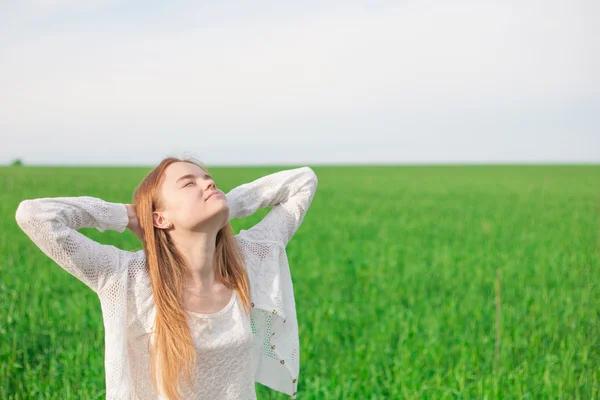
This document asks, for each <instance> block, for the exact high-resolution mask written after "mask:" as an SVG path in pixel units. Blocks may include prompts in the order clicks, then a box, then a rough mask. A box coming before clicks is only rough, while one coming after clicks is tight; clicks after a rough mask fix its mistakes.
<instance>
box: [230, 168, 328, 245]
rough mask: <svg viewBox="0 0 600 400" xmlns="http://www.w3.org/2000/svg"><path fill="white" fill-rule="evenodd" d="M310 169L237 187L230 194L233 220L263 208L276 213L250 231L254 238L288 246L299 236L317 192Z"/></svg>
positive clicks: (271, 213) (292, 170)
mask: <svg viewBox="0 0 600 400" xmlns="http://www.w3.org/2000/svg"><path fill="white" fill-rule="evenodd" d="M317 185H318V179H317V175H316V174H315V172H314V171H313V170H312V169H311V168H310V167H300V168H294V169H288V170H283V171H279V172H275V173H273V174H270V175H266V176H264V177H262V178H258V179H256V180H254V181H252V182H249V183H245V184H243V185H240V186H237V187H236V188H234V189H232V190H231V191H230V192H229V193H227V194H226V196H227V202H228V204H229V219H230V220H231V219H234V218H242V217H246V216H248V215H251V214H253V213H254V212H255V211H256V210H258V209H259V208H263V207H268V206H273V209H272V210H271V211H269V213H268V214H267V215H266V216H265V217H264V218H263V219H262V220H261V221H260V222H259V223H258V224H256V225H254V226H253V227H252V228H250V229H249V230H248V232H249V233H250V234H252V235H253V236H254V237H256V238H259V239H264V240H271V241H276V242H278V243H280V244H282V245H283V246H284V247H285V246H287V244H288V243H289V241H290V240H291V239H292V236H293V235H294V234H295V233H296V231H297V230H298V228H299V227H300V224H301V223H302V220H303V219H304V216H305V215H306V212H307V211H308V207H309V206H310V203H311V202H312V199H313V197H314V195H315V192H316V190H317Z"/></svg>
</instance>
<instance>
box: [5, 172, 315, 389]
mask: <svg viewBox="0 0 600 400" xmlns="http://www.w3.org/2000/svg"><path fill="white" fill-rule="evenodd" d="M317 182H318V181H317V176H316V174H315V173H314V171H313V170H312V169H311V168H309V167H300V168H295V169H288V170H282V171H279V172H275V173H273V174H270V175H267V176H264V177H261V178H258V179H256V180H254V181H252V182H250V183H245V184H242V185H240V186H238V187H236V188H234V189H232V190H231V191H230V192H229V193H227V194H226V197H227V202H228V204H229V208H230V213H229V220H232V219H233V218H241V217H246V216H248V215H251V214H253V213H254V212H255V211H256V210H257V209H259V208H262V207H267V206H273V208H272V210H271V211H269V213H268V214H267V215H266V216H265V217H264V218H263V219H262V220H261V221H260V222H259V223H257V224H256V225H254V226H253V227H251V228H250V229H249V230H243V229H242V230H241V231H240V232H239V234H237V235H236V236H235V237H236V239H237V242H238V244H239V246H240V250H241V251H242V254H243V258H244V262H245V265H246V268H247V271H248V275H249V281H250V292H251V301H252V305H253V308H252V311H251V315H250V317H251V325H252V331H253V334H254V341H253V343H254V351H255V352H254V355H255V357H254V360H255V381H256V382H259V383H261V384H263V385H265V386H267V387H270V388H272V389H274V390H277V391H280V392H283V393H286V394H289V395H290V396H292V398H296V391H297V386H298V373H299V365H300V349H299V341H298V323H297V319H296V306H295V299H294V293H293V287H292V279H291V275H290V269H289V265H288V260H287V255H286V251H285V249H286V246H287V244H288V243H289V241H290V240H291V238H292V236H293V235H294V234H295V232H296V231H297V229H298V228H299V227H300V224H301V223H302V220H303V218H304V216H305V215H306V212H307V210H308V208H309V206H310V203H311V201H312V199H313V197H314V195H315V192H316V189H317ZM16 220H17V223H18V225H19V226H20V227H21V229H22V230H23V231H24V232H25V233H26V234H27V235H28V236H29V237H30V238H31V240H32V241H33V242H34V243H35V244H36V245H37V246H38V247H39V248H40V249H41V250H42V251H43V252H44V253H45V254H46V255H47V256H49V257H50V258H51V259H52V260H54V261H55V262H56V263H57V264H58V265H59V266H60V267H62V268H64V269H65V270H66V271H67V272H69V273H70V274H72V275H73V276H75V277H76V278H77V279H79V280H81V281H82V282H83V283H85V284H86V285H87V286H88V287H90V288H91V289H92V290H93V291H94V292H96V294H97V295H98V297H99V299H100V304H101V308H102V317H103V321H104V339H105V379H106V398H107V399H109V400H111V399H119V400H120V399H135V398H137V396H136V394H135V387H134V385H132V381H133V379H132V371H135V370H136V366H135V365H131V364H134V363H132V362H130V358H129V356H128V351H129V350H130V349H129V346H128V338H129V337H130V336H131V335H143V334H145V335H149V334H151V333H152V325H153V317H154V315H155V314H154V307H153V301H152V291H151V286H150V279H149V275H148V270H147V265H146V260H145V255H144V252H143V250H139V251H136V252H130V251H125V250H121V249H118V248H116V247H114V246H111V245H104V244H100V243H98V242H95V241H93V240H91V239H89V238H88V237H86V236H84V235H83V234H81V233H80V232H78V231H77V229H80V228H91V227H94V228H97V229H98V230H99V231H101V232H103V231H104V230H116V231H119V232H124V231H125V229H126V227H127V224H128V216H127V210H126V207H125V205H124V204H121V203H110V202H106V201H104V200H101V199H98V198H94V197H87V196H83V197H55V198H38V199H28V200H23V201H22V202H21V203H20V204H19V207H18V209H17V211H16ZM134 373H135V372H134Z"/></svg>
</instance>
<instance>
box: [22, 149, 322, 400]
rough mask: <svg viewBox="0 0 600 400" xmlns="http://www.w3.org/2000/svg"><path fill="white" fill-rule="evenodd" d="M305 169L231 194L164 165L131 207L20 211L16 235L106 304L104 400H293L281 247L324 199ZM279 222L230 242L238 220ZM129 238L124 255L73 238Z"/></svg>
mask: <svg viewBox="0 0 600 400" xmlns="http://www.w3.org/2000/svg"><path fill="white" fill-rule="evenodd" d="M317 182H318V181H317V176H316V175H315V173H314V172H313V170H312V169H311V168H309V167H301V168H296V169H289V170H283V171H279V172H276V173H273V174H270V175H267V176H264V177H262V178H259V179H256V180H254V181H252V182H250V183H246V184H243V185H241V186H238V187H236V188H234V189H232V190H231V191H230V192H229V193H227V194H224V193H223V192H222V191H221V190H219V189H217V187H216V185H215V182H214V180H213V179H212V177H211V176H210V175H209V174H208V171H207V169H206V168H205V167H204V166H202V165H201V164H200V163H197V162H194V161H191V160H184V159H177V158H172V157H169V158H166V159H164V160H163V161H162V162H161V163H160V164H159V165H158V166H157V167H156V168H154V169H153V170H152V171H151V172H150V173H149V174H148V175H147V176H146V177H145V178H144V180H143V181H142V182H141V184H140V185H139V186H138V188H137V189H136V190H135V192H134V195H133V201H134V203H133V204H120V203H110V202H106V201H103V200H101V199H97V198H93V197H57V198H39V199H32V200H24V201H22V202H21V203H20V205H19V207H18V209H17V212H16V219H17V223H18V224H19V226H20V227H21V229H23V231H24V232H25V233H26V234H27V235H28V236H29V237H30V238H31V240H32V241H33V242H34V243H35V244H36V245H37V246H38V247H39V248H40V249H41V250H42V251H43V252H44V253H45V254H46V255H48V256H49V257H50V258H52V260H54V261H55V262H56V263H57V264H58V265H60V266H61V267H62V268H64V269H65V270H66V271H68V272H69V273H70V274H72V275H73V276H75V277H76V278H78V279H79V280H81V281H82V282H83V283H85V284H86V285H87V286H89V287H90V288H91V289H92V290H94V291H95V292H96V293H97V294H98V296H99V298H100V304H101V307H102V315H103V319H104V328H105V373H106V398H107V399H144V400H146V399H152V398H162V399H192V398H193V399H209V400H213V399H255V398H256V394H255V389H254V382H255V381H256V382H259V383H261V384H263V385H266V386H268V387H270V388H272V389H274V390H277V391H281V392H283V393H287V394H289V395H291V396H292V398H295V397H296V390H297V385H298V372H299V355H300V353H299V342H298V325H297V320H296V310H295V301H294V294H293V289H292V281H291V277H290V271H289V266H288V262H287V256H286V252H285V248H286V245H287V244H288V242H289V241H290V240H291V238H292V236H293V235H294V234H295V232H296V231H297V229H298V228H299V227H300V224H301V223H302V220H303V218H304V216H305V214H306V212H307V210H308V207H309V205H310V203H311V202H312V199H313V197H314V194H315V192H316V189H317ZM266 206H273V208H272V210H271V211H270V212H269V213H268V214H267V215H266V216H265V217H264V218H263V219H262V220H261V221H260V222H259V223H258V224H256V225H255V226H253V227H252V228H251V229H249V230H241V231H240V233H239V234H237V235H234V234H233V231H232V229H231V226H230V224H229V221H231V220H232V219H233V218H241V217H245V216H248V215H251V214H252V213H254V212H255V211H256V210H257V209H258V208H261V207H266ZM86 227H95V228H97V229H98V230H100V231H104V230H107V229H112V230H117V231H119V232H124V231H125V229H126V228H129V229H130V230H131V231H133V232H134V233H135V234H136V235H137V236H138V237H139V238H140V239H141V241H142V244H143V250H140V251H137V252H128V251H124V250H120V249H117V248H115V247H114V246H109V245H103V244H100V243H97V242H95V241H92V240H91V239H89V238H87V237H86V236H84V235H82V234H81V233H79V232H78V231H77V229H79V228H86Z"/></svg>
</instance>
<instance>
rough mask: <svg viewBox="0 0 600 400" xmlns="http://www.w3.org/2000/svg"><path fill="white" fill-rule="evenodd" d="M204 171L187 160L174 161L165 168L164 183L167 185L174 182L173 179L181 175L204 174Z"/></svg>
mask: <svg viewBox="0 0 600 400" xmlns="http://www.w3.org/2000/svg"><path fill="white" fill-rule="evenodd" d="M205 172H206V171H204V170H203V169H202V168H200V167H199V166H197V165H196V164H192V163H187V162H174V163H173V164H171V165H169V166H168V167H167V168H166V169H165V180H164V183H166V184H167V185H173V184H175V181H177V179H179V178H180V177H182V176H183V175H187V174H193V175H204V173H205Z"/></svg>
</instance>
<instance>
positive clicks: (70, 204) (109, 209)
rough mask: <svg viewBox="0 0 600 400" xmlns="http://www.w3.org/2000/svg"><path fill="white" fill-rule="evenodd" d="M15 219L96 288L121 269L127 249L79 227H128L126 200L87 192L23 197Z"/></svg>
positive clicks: (44, 248) (53, 255)
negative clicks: (108, 199) (93, 237)
mask: <svg viewBox="0 0 600 400" xmlns="http://www.w3.org/2000/svg"><path fill="white" fill-rule="evenodd" d="M16 220H17V224H18V225H19V227H21V229H22V230H23V231H24V232H25V233H26V234H27V236H29V238H30V239H31V240H32V241H33V242H34V243H35V244H36V245H37V246H38V247H39V248H40V250H42V252H44V254H46V255H47V256H48V257H50V258H51V259H52V260H54V261H55V262H56V263H57V264H58V265H59V266H60V267H62V268H63V269H65V270H66V271H67V272H69V273H70V274H71V275H73V276H74V277H76V278H77V279H79V280H80V281H82V282H83V283H85V284H86V285H87V286H89V287H90V288H91V289H92V290H93V291H94V292H96V293H98V292H99V291H100V290H101V289H102V287H103V286H104V285H105V284H106V283H107V281H109V280H110V279H111V277H113V276H114V275H115V274H117V273H119V265H120V260H121V259H122V257H121V256H122V254H123V253H127V252H125V251H123V250H120V249H118V248H116V247H114V246H110V245H104V244H100V243H98V242H95V241H93V240H91V239H89V238H88V237H86V236H85V235H83V234H81V233H79V232H77V229H80V228H97V229H98V230H99V231H100V232H103V231H105V230H115V231H119V232H123V231H125V229H126V227H127V224H128V222H129V217H128V215H127V209H126V207H125V205H124V204H120V203H109V202H106V201H104V200H101V199H98V198H94V197H87V196H83V197H54V198H39V199H32V200H23V201H22V202H21V203H20V204H19V207H18V208H17V212H16Z"/></svg>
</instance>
